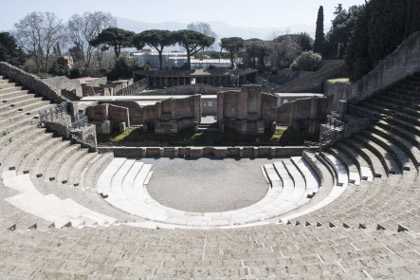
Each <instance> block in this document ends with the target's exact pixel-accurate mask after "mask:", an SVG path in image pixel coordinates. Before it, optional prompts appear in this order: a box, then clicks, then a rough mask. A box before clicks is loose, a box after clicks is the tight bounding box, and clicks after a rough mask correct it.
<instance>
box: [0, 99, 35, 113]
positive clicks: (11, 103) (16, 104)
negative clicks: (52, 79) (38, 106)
mask: <svg viewBox="0 0 420 280" xmlns="http://www.w3.org/2000/svg"><path fill="white" fill-rule="evenodd" d="M19 99H20V100H8V101H7V102H6V103H5V102H2V103H0V113H6V112H9V111H13V110H15V109H16V108H18V109H19V108H22V107H25V106H27V105H29V104H33V103H34V102H39V101H42V98H41V97H34V96H29V95H28V96H26V98H19Z"/></svg>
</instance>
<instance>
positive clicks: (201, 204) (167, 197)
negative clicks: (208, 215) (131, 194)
mask: <svg viewBox="0 0 420 280" xmlns="http://www.w3.org/2000/svg"><path fill="white" fill-rule="evenodd" d="M142 161H143V162H145V163H151V164H153V169H152V170H153V176H152V177H151V180H150V182H149V185H148V187H147V189H148V191H149V193H150V195H151V196H152V197H153V198H154V199H155V200H156V201H158V202H160V203H161V204H163V205H165V206H168V207H172V208H175V209H179V210H184V211H193V212H220V211H229V210H235V209H239V208H243V207H246V206H249V205H252V204H254V203H256V202H258V201H259V200H261V199H262V198H263V197H264V196H265V195H266V193H267V191H268V184H267V182H266V180H265V178H264V176H263V174H262V171H261V166H262V165H264V164H265V163H272V162H274V161H273V160H267V159H253V160H251V159H241V160H235V159H224V160H214V159H213V160H212V159H208V158H200V159H197V160H186V159H178V158H175V159H169V158H160V159H142Z"/></svg>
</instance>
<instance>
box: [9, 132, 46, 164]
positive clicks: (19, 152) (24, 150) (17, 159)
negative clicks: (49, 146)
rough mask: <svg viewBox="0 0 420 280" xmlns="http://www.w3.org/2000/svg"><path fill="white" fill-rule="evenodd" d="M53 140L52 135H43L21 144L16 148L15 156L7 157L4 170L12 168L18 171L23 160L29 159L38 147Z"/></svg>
mask: <svg viewBox="0 0 420 280" xmlns="http://www.w3.org/2000/svg"><path fill="white" fill-rule="evenodd" d="M52 138H53V134H52V133H43V134H40V135H39V136H37V137H33V138H32V139H30V140H28V141H26V142H25V143H21V144H20V145H19V147H16V150H15V152H13V154H8V155H7V158H6V159H5V160H4V161H3V170H4V169H7V170H9V169H10V168H13V169H14V170H18V168H19V165H20V164H21V162H22V161H23V160H25V159H26V158H27V157H29V156H30V155H31V153H33V152H34V151H35V150H36V148H37V147H39V146H40V145H42V144H43V143H44V142H46V141H49V140H50V139H52Z"/></svg>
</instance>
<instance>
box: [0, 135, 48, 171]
mask: <svg viewBox="0 0 420 280" xmlns="http://www.w3.org/2000/svg"><path fill="white" fill-rule="evenodd" d="M44 134H45V129H31V130H28V132H27V133H26V134H23V135H22V136H19V137H17V138H16V140H10V139H13V138H8V137H7V135H6V136H4V137H6V140H5V142H4V144H3V146H2V147H1V153H0V163H2V165H1V166H0V170H1V169H2V168H3V167H4V164H5V161H6V160H7V158H8V157H10V156H11V155H13V154H15V153H16V152H17V151H19V150H20V149H21V147H22V146H24V145H25V144H26V143H29V142H30V141H31V140H32V139H36V138H39V137H41V136H42V135H44Z"/></svg>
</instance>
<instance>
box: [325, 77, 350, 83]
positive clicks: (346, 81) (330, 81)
mask: <svg viewBox="0 0 420 280" xmlns="http://www.w3.org/2000/svg"><path fill="white" fill-rule="evenodd" d="M327 82H328V83H329V84H335V83H349V82H350V79H349V78H338V79H329V80H328V81H327Z"/></svg>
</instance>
